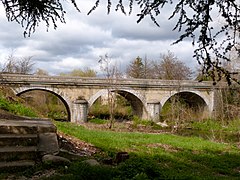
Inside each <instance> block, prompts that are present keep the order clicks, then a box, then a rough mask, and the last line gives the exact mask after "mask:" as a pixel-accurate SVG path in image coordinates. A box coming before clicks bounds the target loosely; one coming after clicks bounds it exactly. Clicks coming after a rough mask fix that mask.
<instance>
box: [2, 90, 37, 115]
mask: <svg viewBox="0 0 240 180" xmlns="http://www.w3.org/2000/svg"><path fill="white" fill-rule="evenodd" d="M0 109H3V110H5V111H8V112H11V113H13V114H16V115H20V116H28V117H37V113H35V112H34V110H32V109H31V108H30V107H26V106H24V105H23V104H21V103H18V102H10V101H8V100H7V99H5V98H4V97H3V96H1V94H0Z"/></svg>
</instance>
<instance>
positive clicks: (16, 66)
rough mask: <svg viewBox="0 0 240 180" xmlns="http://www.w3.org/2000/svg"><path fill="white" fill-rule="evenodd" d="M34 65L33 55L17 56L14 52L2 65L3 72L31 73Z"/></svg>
mask: <svg viewBox="0 0 240 180" xmlns="http://www.w3.org/2000/svg"><path fill="white" fill-rule="evenodd" d="M33 66H34V63H33V61H32V57H31V56H29V57H22V58H17V57H15V56H14V55H13V54H10V55H9V56H8V58H7V61H6V63H5V64H4V65H3V67H2V72H7V73H21V74H29V73H30V72H31V71H32V68H33Z"/></svg>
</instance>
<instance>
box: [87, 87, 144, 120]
mask: <svg viewBox="0 0 240 180" xmlns="http://www.w3.org/2000/svg"><path fill="white" fill-rule="evenodd" d="M111 92H116V93H118V94H119V95H121V96H123V97H124V98H126V99H127V100H128V101H129V103H130V104H131V107H132V109H133V114H134V115H137V116H138V117H139V118H143V117H146V115H147V110H146V101H145V100H144V98H143V97H142V95H141V94H139V93H138V92H136V91H134V90H129V89H111ZM107 93H108V90H107V89H102V90H100V91H98V92H97V93H96V94H94V95H93V96H91V97H90V99H89V100H88V104H89V108H90V107H91V106H92V105H93V103H94V102H95V101H96V100H97V99H98V98H99V97H100V96H104V95H106V94H107Z"/></svg>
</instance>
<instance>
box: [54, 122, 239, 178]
mask: <svg viewBox="0 0 240 180" xmlns="http://www.w3.org/2000/svg"><path fill="white" fill-rule="evenodd" d="M56 125H57V128H58V130H60V131H62V132H64V133H66V134H69V135H72V136H75V137H77V138H79V139H81V140H84V141H86V142H89V143H91V144H93V145H95V146H96V147H98V148H100V149H102V151H104V152H105V153H107V154H108V155H109V156H112V157H114V155H115V154H116V153H117V152H119V151H126V152H128V153H129V154H130V159H129V160H127V161H126V162H124V163H122V164H120V165H119V166H118V167H117V168H114V169H111V168H110V169H111V178H113V177H114V178H115V179H117V178H119V179H161V178H164V179H180V178H181V179H219V178H220V179H229V178H231V179H237V178H240V172H239V171H240V163H239V162H240V153H239V149H238V148H237V147H236V146H233V145H231V144H223V143H216V142H211V141H208V140H204V139H202V138H198V137H182V136H177V135H171V134H146V133H127V132H121V133H120V132H112V131H99V130H88V129H85V128H84V127H82V126H78V125H75V124H71V123H60V122H56ZM76 166H79V164H75V165H73V167H74V168H76ZM73 167H72V168H73ZM74 168H73V169H74ZM89 168H91V167H89ZM101 168H102V167H101ZM98 170H99V169H98ZM105 170H106V169H105ZM105 170H99V171H100V172H103V171H105ZM96 171H97V170H94V172H93V173H95V172H96ZM67 174H68V175H69V174H71V178H73V177H75V176H76V177H77V176H80V175H79V174H78V172H73V171H72V170H71V168H69V171H67V172H66V175H67ZM120 177H121V178H120ZM71 178H70V179H71ZM111 178H106V179H111ZM73 179H74V178H73ZM103 179H104V178H103Z"/></svg>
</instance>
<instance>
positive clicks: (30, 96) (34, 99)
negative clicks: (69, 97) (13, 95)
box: [17, 89, 71, 121]
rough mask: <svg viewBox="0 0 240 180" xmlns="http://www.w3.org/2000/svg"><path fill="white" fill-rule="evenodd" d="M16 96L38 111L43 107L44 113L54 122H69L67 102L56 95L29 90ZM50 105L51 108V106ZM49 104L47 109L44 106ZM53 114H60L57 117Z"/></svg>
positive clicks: (39, 90) (46, 91) (50, 92)
mask: <svg viewBox="0 0 240 180" xmlns="http://www.w3.org/2000/svg"><path fill="white" fill-rule="evenodd" d="M17 96H20V97H21V98H23V99H25V100H26V102H27V103H28V104H29V105H31V106H34V107H35V108H36V107H37V108H38V110H40V111H41V110H42V109H39V108H40V106H45V109H46V111H47V112H45V113H46V114H44V115H47V116H48V117H51V118H53V119H55V120H61V121H70V119H71V113H70V108H69V106H68V104H67V102H66V101H65V100H64V99H63V98H62V97H61V96H60V95H58V94H57V93H55V92H53V91H49V90H45V89H29V90H26V91H23V92H20V93H18V94H17ZM51 103H52V107H50V106H51ZM47 104H50V105H49V107H47V106H46V105H47ZM50 109H52V110H53V111H52V112H48V111H49V110H50ZM54 113H60V114H58V115H55V114H54Z"/></svg>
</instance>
